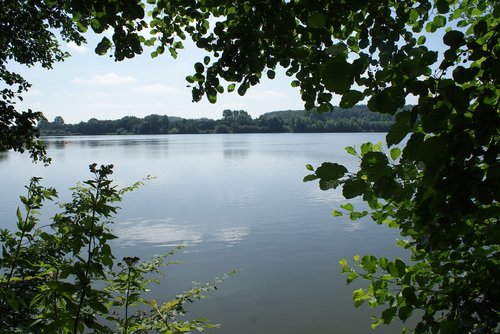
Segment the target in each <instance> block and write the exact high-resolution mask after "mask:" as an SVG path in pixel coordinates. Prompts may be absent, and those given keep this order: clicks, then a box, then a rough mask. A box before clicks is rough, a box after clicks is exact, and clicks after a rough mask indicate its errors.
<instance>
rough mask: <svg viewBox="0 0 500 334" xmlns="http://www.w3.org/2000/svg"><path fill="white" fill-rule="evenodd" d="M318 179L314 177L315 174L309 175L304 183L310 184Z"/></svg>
mask: <svg viewBox="0 0 500 334" xmlns="http://www.w3.org/2000/svg"><path fill="white" fill-rule="evenodd" d="M317 179H318V177H317V176H316V175H314V174H309V175H306V176H305V177H304V180H303V181H304V182H310V181H314V180H317Z"/></svg>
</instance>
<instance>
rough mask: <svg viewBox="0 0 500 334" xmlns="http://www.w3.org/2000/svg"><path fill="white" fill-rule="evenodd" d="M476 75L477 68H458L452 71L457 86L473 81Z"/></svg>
mask: <svg viewBox="0 0 500 334" xmlns="http://www.w3.org/2000/svg"><path fill="white" fill-rule="evenodd" d="M478 73H479V68H477V67H470V68H465V67H463V66H458V67H457V68H455V69H454V70H453V79H455V81H456V82H457V83H459V84H464V83H466V82H469V81H472V80H474V78H475V77H476V76H477V74H478Z"/></svg>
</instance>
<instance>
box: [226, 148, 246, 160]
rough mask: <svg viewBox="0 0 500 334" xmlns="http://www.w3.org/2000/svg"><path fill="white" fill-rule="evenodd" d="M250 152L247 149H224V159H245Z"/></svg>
mask: <svg viewBox="0 0 500 334" xmlns="http://www.w3.org/2000/svg"><path fill="white" fill-rule="evenodd" d="M249 154H250V150H248V149H224V159H228V160H243V159H247V158H248V156H249Z"/></svg>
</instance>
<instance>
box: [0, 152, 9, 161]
mask: <svg viewBox="0 0 500 334" xmlns="http://www.w3.org/2000/svg"><path fill="white" fill-rule="evenodd" d="M8 158H9V152H8V151H1V150H0V161H1V160H7V159H8Z"/></svg>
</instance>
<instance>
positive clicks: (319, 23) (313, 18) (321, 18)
mask: <svg viewBox="0 0 500 334" xmlns="http://www.w3.org/2000/svg"><path fill="white" fill-rule="evenodd" d="M325 24H326V17H325V15H324V14H323V13H319V12H314V13H312V14H311V15H309V18H308V20H307V26H308V27H310V28H316V29H321V28H324V27H325Z"/></svg>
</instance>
